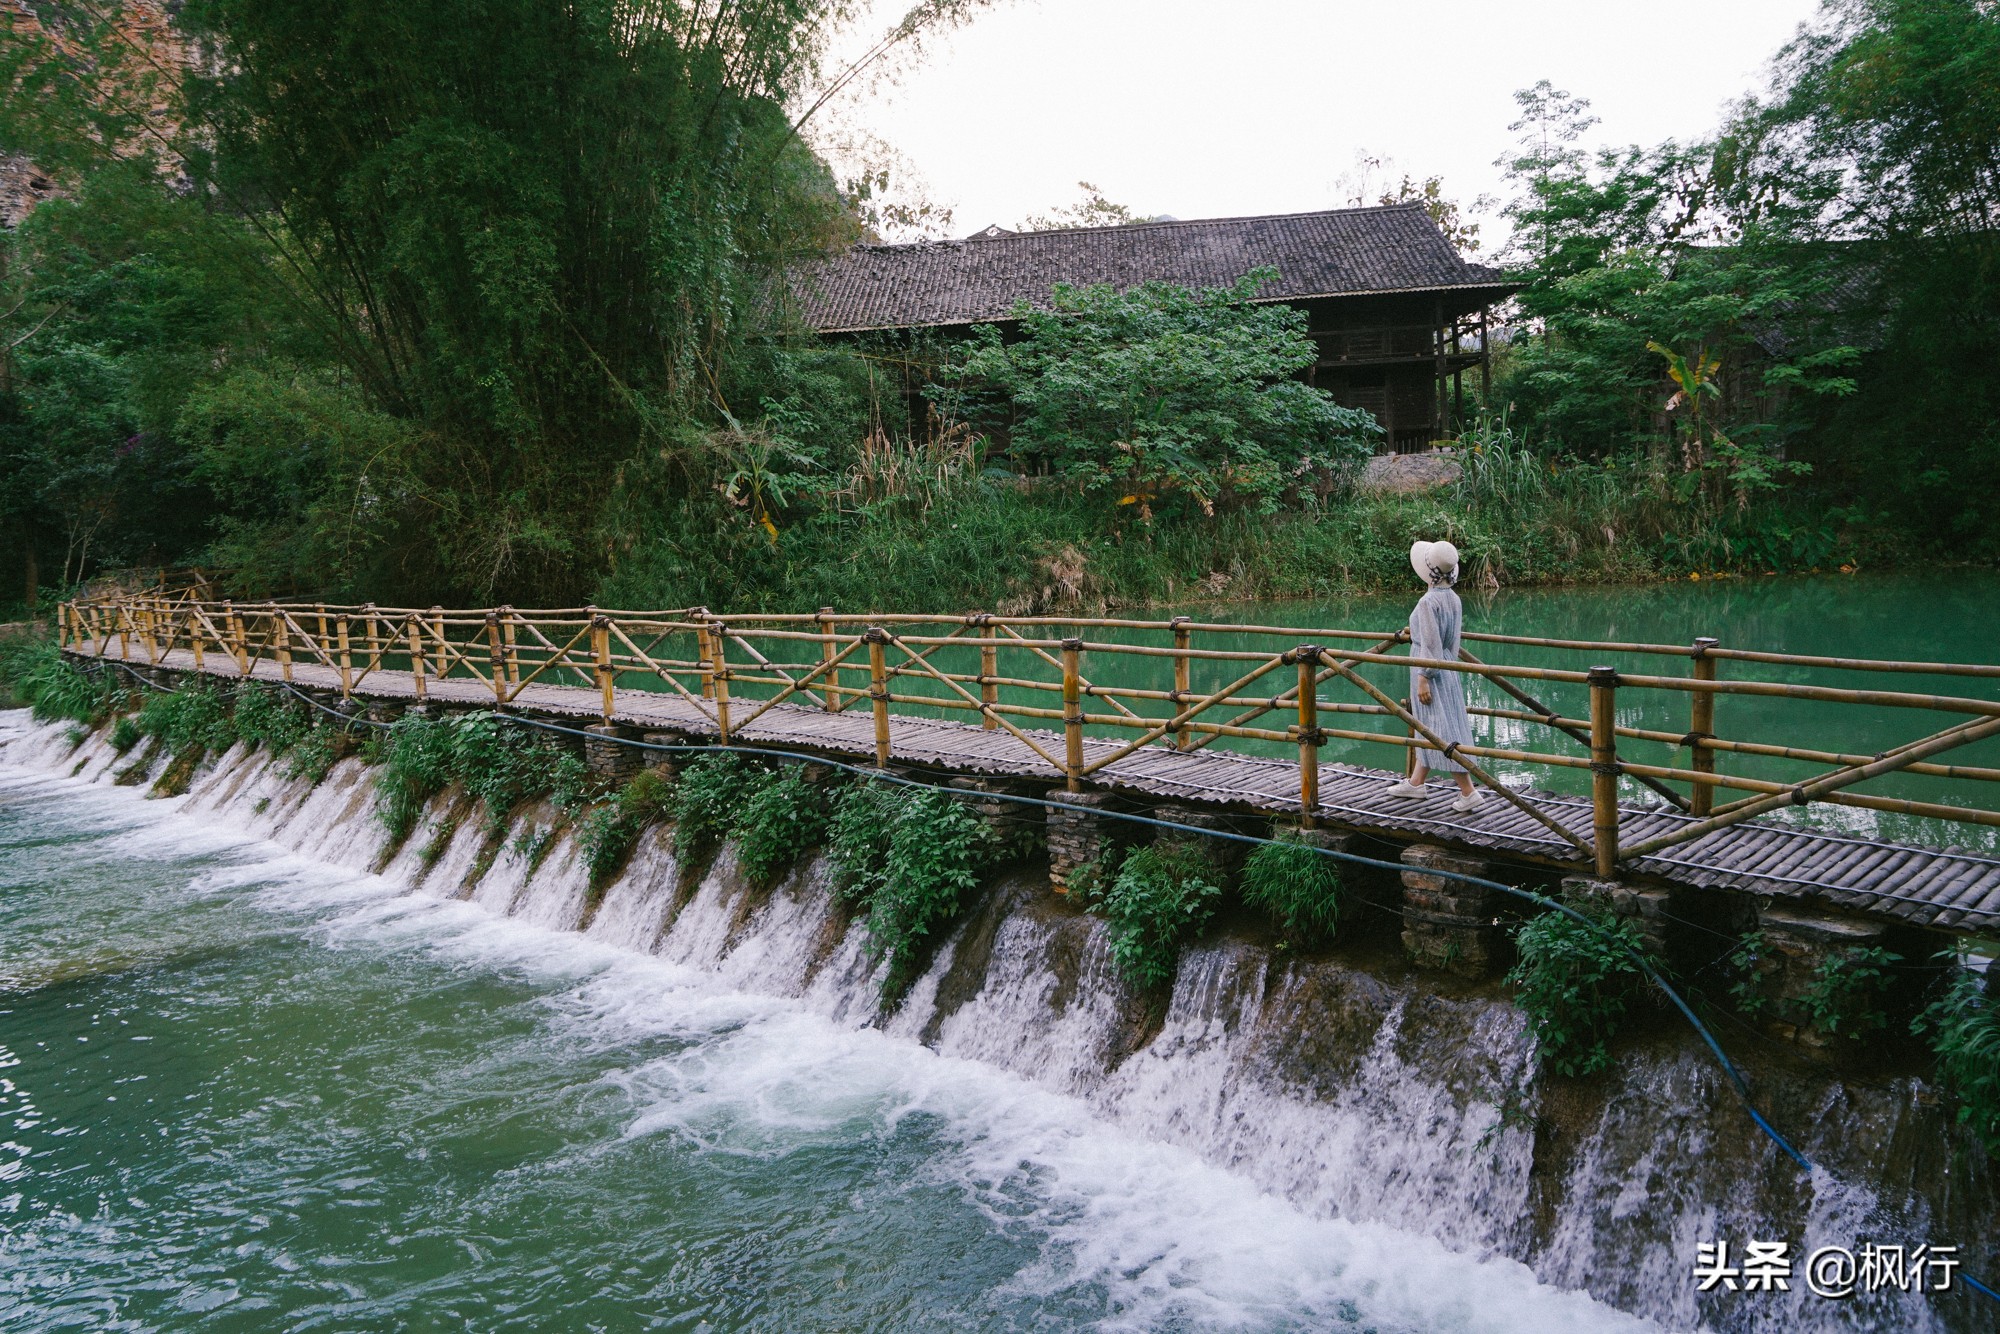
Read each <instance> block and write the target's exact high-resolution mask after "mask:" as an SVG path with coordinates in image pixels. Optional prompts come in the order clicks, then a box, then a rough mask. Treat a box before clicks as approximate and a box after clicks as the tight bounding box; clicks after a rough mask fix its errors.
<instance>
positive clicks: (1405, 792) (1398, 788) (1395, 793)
mask: <svg viewBox="0 0 2000 1334" xmlns="http://www.w3.org/2000/svg"><path fill="white" fill-rule="evenodd" d="M1383 795H1384V796H1389V797H1421V796H1423V795H1424V790H1423V789H1422V788H1420V787H1418V786H1417V785H1416V784H1415V783H1412V782H1411V781H1410V780H1409V779H1407V778H1405V779H1404V780H1403V781H1402V782H1400V783H1392V784H1390V786H1389V790H1388V791H1387V792H1385V793H1384V794H1383Z"/></svg>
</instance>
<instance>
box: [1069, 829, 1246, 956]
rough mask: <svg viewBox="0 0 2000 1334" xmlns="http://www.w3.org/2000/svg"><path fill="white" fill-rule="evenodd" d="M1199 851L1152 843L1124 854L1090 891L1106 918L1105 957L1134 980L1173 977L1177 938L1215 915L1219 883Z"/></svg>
mask: <svg viewBox="0 0 2000 1334" xmlns="http://www.w3.org/2000/svg"><path fill="white" fill-rule="evenodd" d="M1214 874H1215V872H1214V868H1213V867H1212V866H1211V865H1210V863H1209V862H1208V861H1207V859H1205V858H1204V857H1203V856H1202V855H1201V854H1200V853H1199V852H1197V851H1196V850H1195V849H1193V848H1191V847H1187V846H1184V845H1182V844H1178V843H1166V844H1159V843H1156V844H1154V845H1152V846H1151V847H1145V848H1140V849H1138V850H1136V851H1134V852H1132V853H1131V854H1129V855H1128V856H1127V857H1126V858H1125V860H1124V862H1123V863H1122V864H1121V865H1120V866H1119V868H1118V874H1117V875H1116V876H1114V877H1112V879H1111V883H1110V884H1109V885H1108V886H1107V887H1106V888H1105V889H1104V891H1103V892H1102V893H1101V894H1099V895H1097V896H1095V898H1096V904H1095V906H1096V907H1098V908H1099V909H1101V910H1102V911H1103V913H1104V915H1105V916H1106V917H1107V918H1109V919H1110V921H1111V930H1112V936H1111V958H1112V960H1113V962H1115V963H1116V964H1117V965H1118V971H1119V973H1120V974H1121V975H1122V976H1123V977H1124V978H1125V979H1126V980H1127V981H1128V982H1131V983H1132V984H1133V985H1134V986H1140V987H1147V988H1157V987H1164V986H1165V985H1167V984H1168V983H1169V982H1171V981H1173V977H1174V968H1175V965H1176V963H1177V962H1178V960H1179V956H1180V947H1181V945H1182V943H1183V942H1185V941H1187V940H1188V939H1189V938H1191V937H1192V936H1194V935H1195V934H1196V933H1197V932H1199V931H1200V930H1201V929H1202V928H1203V927H1204V926H1206V925H1208V920H1209V918H1211V917H1213V916H1214V915H1215V908H1216V903H1217V901H1218V900H1219V899H1220V898H1221V897H1222V890H1221V887H1220V886H1218V885H1217V884H1215V882H1214V880H1213V878H1212V877H1213V876H1214Z"/></svg>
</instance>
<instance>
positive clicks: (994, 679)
mask: <svg viewBox="0 0 2000 1334" xmlns="http://www.w3.org/2000/svg"><path fill="white" fill-rule="evenodd" d="M994 634H995V631H994V629H993V618H992V616H990V615H988V614H987V613H985V612H981V613H980V614H979V703H980V706H981V712H980V715H979V729H980V730H981V731H982V732H992V731H996V730H998V728H999V726H1000V718H999V715H998V714H996V713H994V712H993V709H994V706H995V705H997V704H999V703H1000V646H999V641H998V640H997V639H995V638H994Z"/></svg>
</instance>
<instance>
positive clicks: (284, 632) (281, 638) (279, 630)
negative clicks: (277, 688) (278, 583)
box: [272, 604, 292, 685]
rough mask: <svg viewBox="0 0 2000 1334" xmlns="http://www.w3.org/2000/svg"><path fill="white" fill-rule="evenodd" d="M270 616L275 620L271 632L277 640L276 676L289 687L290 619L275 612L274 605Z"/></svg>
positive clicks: (279, 612) (290, 674) (290, 662)
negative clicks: (272, 631)
mask: <svg viewBox="0 0 2000 1334" xmlns="http://www.w3.org/2000/svg"><path fill="white" fill-rule="evenodd" d="M272 615H273V616H274V617H275V618H276V620H275V623H274V626H273V630H274V632H275V634H276V636H277V640H278V675H279V677H280V678H281V679H282V680H283V681H284V682H285V684H287V685H290V684H291V681H292V636H291V633H290V630H291V621H292V618H291V617H290V616H289V615H288V614H286V613H285V612H282V611H279V610H277V609H276V605H275V604H273V609H272Z"/></svg>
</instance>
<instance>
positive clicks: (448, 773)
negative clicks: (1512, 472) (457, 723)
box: [375, 715, 453, 843]
mask: <svg viewBox="0 0 2000 1334" xmlns="http://www.w3.org/2000/svg"><path fill="white" fill-rule="evenodd" d="M388 737H389V741H388V750H387V753H386V755H384V757H383V760H382V771H381V773H379V774H378V775H376V778H375V788H376V791H378V792H379V793H380V794H381V798H382V799H381V804H380V807H379V808H378V809H379V814H380V815H381V819H382V823H383V824H384V825H386V826H388V829H389V837H390V839H391V840H393V841H395V842H398V843H400V842H401V841H402V840H404V839H405V838H408V837H409V836H410V831H411V830H412V829H415V828H416V827H417V820H418V819H419V818H420V817H421V816H422V815H423V813H424V806H425V804H426V803H427V802H429V801H430V799H431V798H432V797H434V796H436V795H437V794H438V793H440V792H442V791H444V789H445V786H446V785H447V784H448V783H450V782H451V780H452V776H453V775H452V736H451V724H450V723H447V722H445V721H443V720H442V719H436V718H421V717H415V716H410V715H406V716H404V717H402V718H398V719H397V720H396V725H395V726H394V727H392V728H391V729H389V732H388Z"/></svg>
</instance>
